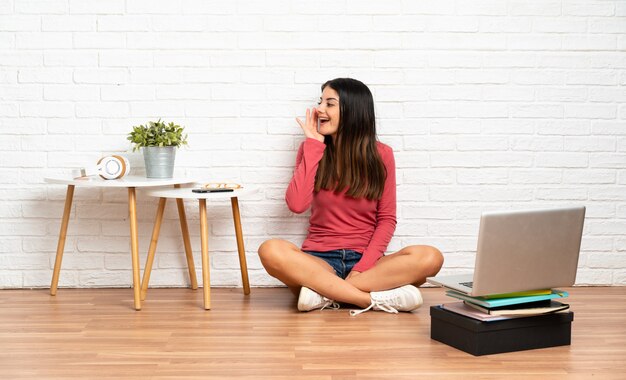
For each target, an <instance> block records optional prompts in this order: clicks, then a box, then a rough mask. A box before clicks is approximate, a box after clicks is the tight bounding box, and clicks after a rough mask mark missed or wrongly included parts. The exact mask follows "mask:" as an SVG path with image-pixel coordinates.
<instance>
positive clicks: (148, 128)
mask: <svg viewBox="0 0 626 380" xmlns="http://www.w3.org/2000/svg"><path fill="white" fill-rule="evenodd" d="M184 129H185V127H181V126H180V125H177V124H174V123H169V124H166V123H165V122H163V121H161V119H159V120H158V121H156V122H155V121H150V122H148V124H147V125H139V126H136V127H133V131H132V132H130V133H129V134H128V138H127V140H129V141H130V142H131V143H132V144H133V145H134V146H133V152H134V151H136V150H138V149H140V148H143V149H142V150H143V158H144V161H145V163H146V177H148V178H172V177H173V175H174V160H175V159H176V148H178V147H180V146H181V145H187V135H186V134H183V131H184Z"/></svg>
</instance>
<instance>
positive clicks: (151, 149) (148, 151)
mask: <svg viewBox="0 0 626 380" xmlns="http://www.w3.org/2000/svg"><path fill="white" fill-rule="evenodd" d="M143 159H144V161H145V163H146V177H148V178H172V177H173V176H174V160H175V159H176V147H175V146H147V147H144V148H143Z"/></svg>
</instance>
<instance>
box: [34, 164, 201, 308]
mask: <svg viewBox="0 0 626 380" xmlns="http://www.w3.org/2000/svg"><path fill="white" fill-rule="evenodd" d="M44 181H45V182H47V183H52V184H59V185H67V193H66V195H65V209H64V211H63V219H62V222H61V231H60V232H59V242H58V244H57V255H56V260H55V262H54V272H53V274H52V283H51V284H50V294H51V295H53V296H54V295H56V292H57V286H58V283H59V272H60V271H61V262H62V260H63V250H64V248H65V238H66V234H67V226H68V223H69V219H70V211H71V208H72V199H73V197H74V187H76V186H79V187H91V188H94V187H96V188H124V187H125V188H127V189H128V211H129V214H130V218H129V219H130V243H131V244H130V247H131V255H132V266H133V293H134V300H135V309H136V310H141V296H140V287H141V284H140V282H139V269H140V265H139V245H138V243H137V201H136V195H135V189H136V188H138V187H155V186H169V185H174V186H176V187H179V186H180V185H181V184H185V183H192V182H195V181H194V180H190V179H187V178H170V179H151V178H146V177H141V176H126V177H124V178H121V179H117V180H104V179H101V178H100V177H97V178H96V177H89V178H86V179H72V178H44ZM178 212H179V213H180V224H181V229H182V230H183V231H186V230H187V224H186V220H187V219H186V217H185V214H184V213H185V209H184V207H183V203H182V201H180V202H179V203H178ZM184 235H185V234H184V233H183V236H184ZM189 247H190V244H189V242H188V241H186V242H185V249H186V253H187V262H188V264H189V265H190V268H189V275H190V277H191V283H192V287H193V286H194V284H195V287H197V280H196V274H195V268H193V258H192V256H191V250H190V248H189Z"/></svg>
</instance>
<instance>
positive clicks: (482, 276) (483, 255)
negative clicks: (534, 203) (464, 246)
mask: <svg viewBox="0 0 626 380" xmlns="http://www.w3.org/2000/svg"><path fill="white" fill-rule="evenodd" d="M584 219H585V207H583V206H581V207H570V208H558V209H549V210H529V211H502V212H488V213H484V214H483V215H482V216H481V218H480V229H479V231H478V249H477V251H476V263H475V265H474V274H473V275H472V274H468V275H457V276H437V277H432V278H428V279H427V281H428V282H429V283H431V284H435V285H439V286H443V287H445V288H449V289H452V290H455V291H457V292H460V293H464V294H467V295H470V296H484V295H490V294H502V293H511V292H519V291H526V290H537V289H549V288H555V287H560V286H571V285H573V284H574V282H575V281H576V268H577V266H578V255H579V253H580V242H581V238H582V232H583V222H584Z"/></svg>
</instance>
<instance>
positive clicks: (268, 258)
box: [259, 239, 443, 308]
mask: <svg viewBox="0 0 626 380" xmlns="http://www.w3.org/2000/svg"><path fill="white" fill-rule="evenodd" d="M259 257H260V258H261V263H262V264H263V266H264V267H265V269H266V270H267V272H268V273H269V274H270V275H271V276H273V277H275V278H277V279H278V280H280V281H282V282H283V283H284V284H285V285H287V286H288V287H289V289H291V291H292V292H293V293H294V294H295V295H296V296H297V295H298V294H299V292H300V288H301V287H302V286H305V287H307V288H310V289H313V290H315V291H316V292H317V293H319V294H321V295H322V296H324V297H326V298H328V299H330V300H334V301H339V302H344V303H349V304H353V305H356V306H359V307H364V308H365V307H368V306H369V305H370V303H371V297H370V292H376V291H382V290H388V289H393V288H398V287H401V286H404V285H409V284H412V285H415V286H419V285H421V284H423V283H424V282H425V281H426V277H430V276H434V275H435V274H437V272H439V269H441V266H442V265H443V256H442V254H441V252H439V250H438V249H436V248H434V247H430V246H426V245H412V246H408V247H405V248H403V249H401V250H400V251H398V252H395V253H393V254H390V255H387V256H383V257H381V258H380V259H379V260H378V262H377V263H376V266H374V267H373V268H371V269H369V270H367V271H365V272H363V273H358V274H357V273H356V272H355V273H354V274H353V275H350V276H348V278H346V279H345V280H343V279H341V278H340V277H338V276H337V275H336V274H335V270H334V269H333V268H332V267H331V266H330V265H329V264H328V263H326V262H325V261H324V260H322V259H320V258H318V257H315V256H312V255H309V254H307V253H305V252H302V250H300V248H298V247H297V246H296V245H295V244H293V243H290V242H288V241H286V240H281V239H271V240H267V241H265V242H264V243H263V244H261V246H260V247H259Z"/></svg>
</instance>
